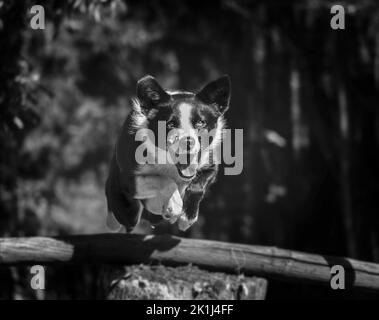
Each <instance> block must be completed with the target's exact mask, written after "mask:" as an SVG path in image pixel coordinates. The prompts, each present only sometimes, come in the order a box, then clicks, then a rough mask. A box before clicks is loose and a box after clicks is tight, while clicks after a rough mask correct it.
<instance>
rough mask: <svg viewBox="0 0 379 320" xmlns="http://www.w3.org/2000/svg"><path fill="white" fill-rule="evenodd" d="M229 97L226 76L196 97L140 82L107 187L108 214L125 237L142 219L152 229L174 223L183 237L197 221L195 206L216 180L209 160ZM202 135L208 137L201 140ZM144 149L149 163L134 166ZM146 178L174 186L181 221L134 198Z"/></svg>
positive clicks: (149, 80) (151, 81)
mask: <svg viewBox="0 0 379 320" xmlns="http://www.w3.org/2000/svg"><path fill="white" fill-rule="evenodd" d="M230 91H231V90H230V79H229V77H228V76H226V75H225V76H222V77H221V78H219V79H217V80H215V81H212V82H210V83H208V84H207V85H206V86H205V87H203V89H201V90H200V91H199V92H197V93H193V92H187V91H168V90H164V89H163V88H162V87H161V86H160V84H159V83H158V82H157V81H156V80H155V79H154V78H153V77H152V76H145V77H143V78H142V79H140V80H139V81H138V83H137V95H136V98H135V99H134V100H133V108H132V111H131V112H130V113H129V114H128V116H127V118H126V120H125V122H124V124H123V127H122V129H121V132H120V134H119V136H118V139H117V143H116V146H115V150H114V154H113V157H112V160H111V164H110V171H109V176H108V179H107V182H106V197H107V202H108V211H109V213H110V214H112V213H113V215H114V217H115V218H116V219H117V221H118V223H120V224H121V225H123V226H124V227H125V228H126V230H127V232H131V231H132V230H133V228H134V227H135V226H136V225H137V224H138V222H139V221H140V219H141V217H144V218H146V219H148V220H149V221H150V222H151V223H152V224H156V223H159V222H161V221H162V219H168V220H170V222H171V223H172V222H175V221H176V220H177V221H178V226H179V229H180V230H182V231H184V230H187V229H188V228H189V227H190V226H191V225H192V224H193V223H194V222H196V221H197V218H198V212H199V204H200V202H201V200H202V199H203V197H204V194H205V192H206V191H207V189H208V188H209V186H210V185H211V184H212V183H213V182H214V181H215V178H216V175H217V171H218V162H217V163H215V161H214V159H213V157H214V154H215V152H214V151H215V148H218V147H219V146H220V143H221V141H222V133H223V128H224V117H223V116H224V113H225V111H226V110H227V109H228V107H229V101H230ZM162 129H164V130H163V132H164V133H163V139H162ZM141 132H145V133H146V132H149V133H151V134H152V139H150V138H149V137H146V136H143V138H141V135H140V133H141ZM204 132H206V133H212V134H211V135H208V136H207V137H208V139H204V138H203V135H202V133H204ZM157 137H158V139H156V138H157ZM205 140H207V141H205ZM174 146H175V148H174ZM142 147H144V150H143V154H144V156H146V159H148V160H150V161H145V162H141V161H137V160H138V159H137V158H138V157H137V154H138V153H141V152H140V151H141V150H142V149H141V148H142ZM172 150H175V151H174V152H171V151H172ZM168 154H169V155H174V156H177V157H178V158H176V160H178V159H179V157H181V156H184V159H185V160H186V161H162V159H163V160H167V155H168ZM181 159H183V157H182V158H181ZM146 177H159V178H162V179H166V178H167V179H168V181H170V182H172V184H173V185H174V186H175V188H174V189H177V191H178V194H180V197H179V198H180V199H179V201H180V202H181V204H180V205H181V207H180V214H179V215H176V216H175V217H174V218H173V215H170V214H169V213H170V211H172V208H168V209H167V210H166V209H165V210H166V211H167V212H162V215H157V213H156V212H150V211H149V206H148V205H146V202H144V201H142V200H141V197H140V196H139V195H138V193H139V192H140V190H139V188H141V185H143V186H145V185H146V183H145V184H143V183H142V184H141V179H145V178H146ZM142 181H151V180H142ZM162 181H164V180H162ZM158 185H159V184H158ZM142 188H143V187H142ZM156 188H157V189H160V188H163V187H159V186H158V187H157V186H156ZM157 191H162V190H157ZM162 192H163V191H162ZM152 213H154V214H152ZM166 213H168V214H166ZM178 217H180V219H177V218H178Z"/></svg>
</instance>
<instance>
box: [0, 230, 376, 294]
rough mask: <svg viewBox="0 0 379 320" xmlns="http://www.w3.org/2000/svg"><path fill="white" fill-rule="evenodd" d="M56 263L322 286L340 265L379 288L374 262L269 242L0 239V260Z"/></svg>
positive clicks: (357, 280) (350, 277)
mask: <svg viewBox="0 0 379 320" xmlns="http://www.w3.org/2000/svg"><path fill="white" fill-rule="evenodd" d="M56 263H117V264H138V263H161V264H164V265H171V266H177V265H186V264H194V265H197V266H199V267H202V268H204V269H208V270H217V271H223V272H229V273H236V272H237V273H238V272H241V273H244V274H246V275H256V276H262V277H265V278H275V279H278V280H288V281H292V282H313V283H318V284H324V285H329V284H330V278H331V267H332V266H334V265H342V266H343V267H344V269H345V279H346V280H345V281H346V283H345V285H346V289H352V288H356V289H367V290H376V291H378V290H379V265H377V264H374V263H369V262H362V261H357V260H353V259H349V258H339V257H330V256H322V255H316V254H308V253H302V252H296V251H290V250H283V249H278V248H272V247H263V246H251V245H242V244H234V243H225V242H219V241H209V240H195V239H184V238H178V237H174V236H168V235H164V236H143V235H130V234H129V235H127V234H98V235H79V236H70V237H66V238H48V237H31V238H0V265H18V264H56Z"/></svg>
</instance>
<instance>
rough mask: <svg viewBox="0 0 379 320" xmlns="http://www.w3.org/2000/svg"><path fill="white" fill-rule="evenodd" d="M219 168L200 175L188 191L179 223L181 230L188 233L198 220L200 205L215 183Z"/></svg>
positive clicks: (207, 170)
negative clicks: (209, 188)
mask: <svg viewBox="0 0 379 320" xmlns="http://www.w3.org/2000/svg"><path fill="white" fill-rule="evenodd" d="M217 170H218V168H217V166H213V167H211V168H208V169H206V170H203V171H201V172H200V173H198V175H197V176H196V178H195V179H194V180H193V181H191V183H190V184H189V186H188V187H187V189H186V192H185V194H184V199H183V214H182V216H181V217H180V219H179V221H178V225H179V229H180V230H182V231H186V230H187V229H188V228H189V227H190V226H191V225H193V224H194V223H195V222H196V221H197V218H198V214H199V205H200V202H201V200H202V199H203V197H204V194H205V192H206V191H207V189H208V187H209V186H210V185H211V184H212V183H213V182H214V181H215V179H216V175H217Z"/></svg>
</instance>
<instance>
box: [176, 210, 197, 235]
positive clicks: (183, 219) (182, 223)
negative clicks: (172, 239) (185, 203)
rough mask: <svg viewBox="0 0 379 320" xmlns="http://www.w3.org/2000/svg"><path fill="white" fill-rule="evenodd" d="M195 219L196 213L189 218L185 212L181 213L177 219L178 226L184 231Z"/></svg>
mask: <svg viewBox="0 0 379 320" xmlns="http://www.w3.org/2000/svg"><path fill="white" fill-rule="evenodd" d="M196 221H197V215H196V217H195V218H193V219H189V218H188V217H187V216H186V214H182V215H181V216H180V218H179V220H178V227H179V230H180V231H186V230H188V228H189V227H190V226H192V225H193V224H194V223H195V222H196Z"/></svg>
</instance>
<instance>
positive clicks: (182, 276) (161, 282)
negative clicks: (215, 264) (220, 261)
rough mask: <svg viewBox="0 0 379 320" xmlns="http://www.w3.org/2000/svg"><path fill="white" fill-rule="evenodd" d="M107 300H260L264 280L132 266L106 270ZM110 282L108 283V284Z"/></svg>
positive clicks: (192, 268)
mask: <svg viewBox="0 0 379 320" xmlns="http://www.w3.org/2000/svg"><path fill="white" fill-rule="evenodd" d="M105 275H106V276H104V286H103V287H104V288H106V291H107V293H106V299H108V300H263V299H264V298H265V296H266V290H267V280H265V279H262V278H257V277H245V276H243V275H230V274H225V273H220V272H209V271H204V270H200V269H199V268H197V267H195V266H191V265H189V266H185V267H176V268H173V267H165V266H162V265H158V266H146V265H132V266H127V267H124V268H110V269H109V270H107V272H105ZM109 284H111V285H109Z"/></svg>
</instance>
